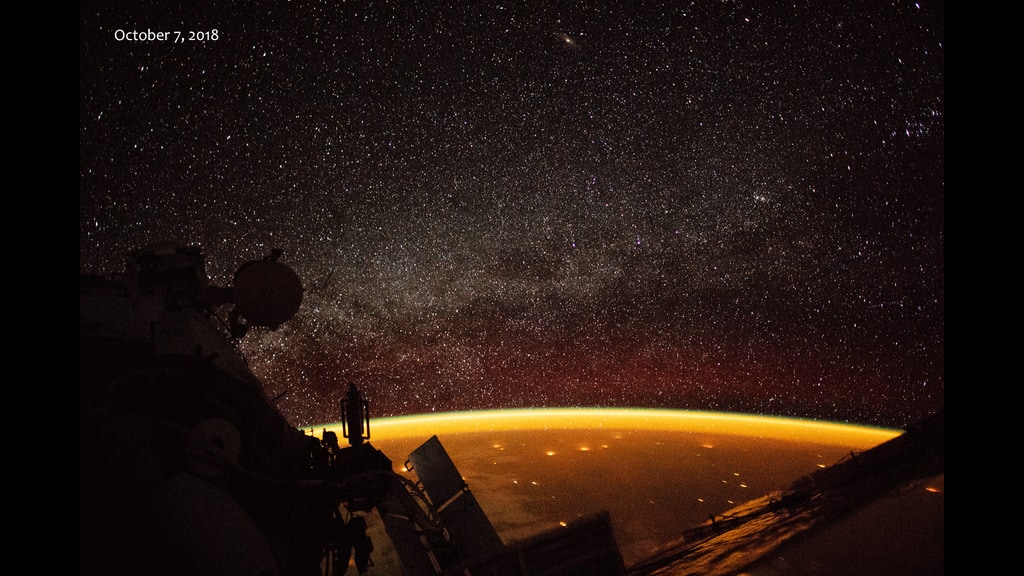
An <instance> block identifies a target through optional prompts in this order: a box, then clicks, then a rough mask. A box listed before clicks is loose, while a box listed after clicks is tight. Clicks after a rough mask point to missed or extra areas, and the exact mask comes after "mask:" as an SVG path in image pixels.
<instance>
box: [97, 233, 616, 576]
mask: <svg viewBox="0 0 1024 576" xmlns="http://www.w3.org/2000/svg"><path fill="white" fill-rule="evenodd" d="M281 255H282V254H281V252H279V251H274V252H273V253H271V254H270V255H268V256H267V257H266V258H265V259H263V260H259V261H252V262H247V263H245V264H244V265H242V266H241V267H239V269H238V271H237V272H236V273H235V275H234V278H233V282H232V285H231V286H227V287H218V286H211V285H209V283H208V278H207V274H206V269H205V257H204V255H203V254H202V252H201V251H200V250H199V249H198V248H196V247H190V246H183V245H179V244H174V243H162V244H155V245H151V246H147V247H145V248H143V249H141V250H138V251H136V252H133V253H131V254H129V255H128V256H127V259H126V265H125V269H124V271H123V272H120V273H115V274H112V275H109V276H96V275H82V276H81V279H80V301H79V306H80V308H79V310H80V313H79V315H80V340H79V401H80V414H79V432H80V433H79V490H80V492H79V498H80V509H79V512H80V514H79V518H80V526H79V568H80V570H79V572H80V574H83V575H103V576H128V575H131V576H135V575H138V574H148V575H152V576H178V575H188V576H232V575H238V576H320V575H325V574H330V575H334V574H344V573H345V572H346V571H348V570H349V567H350V565H351V563H352V560H354V564H355V569H356V570H357V571H358V572H360V573H363V572H365V571H367V570H370V569H371V567H372V552H373V544H372V542H371V541H370V540H369V538H368V537H367V536H366V526H367V524H366V515H367V514H369V513H376V514H379V515H380V517H381V519H382V520H383V522H384V525H385V528H386V531H387V533H388V536H389V537H390V538H391V539H392V541H393V542H394V545H395V548H396V550H397V551H398V552H399V555H400V557H401V559H402V562H403V565H404V568H405V572H406V574H408V575H409V576H421V575H423V576H428V575H447V574H460V575H464V574H492V575H495V576H498V575H509V576H519V575H523V576H526V575H533V576H537V575H545V574H551V575H554V574H580V575H583V574H588V575H591V574H593V575H608V576H619V575H622V574H624V573H625V568H624V566H623V563H622V558H621V556H620V554H619V551H618V547H617V545H616V544H615V540H614V535H613V534H612V531H611V524H610V521H609V519H608V517H607V514H604V515H598V516H596V517H594V518H590V519H587V520H584V521H580V522H578V523H576V524H573V525H570V526H568V527H566V528H563V529H559V530H556V531H552V532H551V533H550V534H545V535H540V536H538V537H537V538H535V539H532V540H530V541H528V542H523V543H519V544H516V545H512V546H506V545H505V544H504V543H503V542H502V541H501V539H500V537H499V536H498V534H497V533H496V532H495V531H494V528H493V527H492V526H491V524H490V521H489V520H488V518H487V516H486V514H484V512H483V510H482V509H481V508H480V506H479V504H478V503H477V501H476V499H475V498H474V497H473V494H472V493H471V492H470V490H469V487H468V486H467V485H466V484H465V482H464V481H463V480H462V477H461V475H460V474H459V472H458V470H457V469H456V468H455V465H454V464H453V463H452V461H451V459H450V458H449V457H448V454H447V453H446V452H445V450H444V447H443V446H441V444H440V442H439V441H438V440H437V438H436V436H435V437H432V438H430V439H428V440H427V441H426V442H425V443H424V444H423V445H422V446H420V447H419V448H418V449H417V450H415V451H414V452H413V453H412V454H410V455H409V458H408V460H407V461H406V467H407V468H408V469H410V470H413V471H414V472H415V473H416V476H417V478H418V481H415V482H413V481H411V480H409V479H408V478H406V477H404V476H401V475H399V474H397V473H396V472H395V471H394V470H393V467H392V461H391V460H390V459H389V458H388V457H387V456H386V455H385V454H383V453H382V452H380V451H379V450H377V449H376V448H374V447H373V446H372V445H371V444H370V442H369V439H370V412H369V405H368V403H367V402H366V400H365V399H363V398H362V395H361V393H360V391H359V389H358V388H357V387H356V386H355V384H354V383H350V384H349V386H348V394H347V396H346V397H345V399H344V400H343V401H342V403H341V406H339V412H340V413H339V417H340V418H342V419H343V422H344V432H343V436H344V437H345V439H347V443H348V445H347V446H345V447H342V446H341V445H340V444H339V439H338V438H337V436H336V435H334V434H333V433H329V432H328V433H325V434H324V437H323V438H316V437H313V436H309V435H307V434H305V433H304V432H303V431H301V430H299V429H297V428H295V427H294V426H291V425H290V424H289V423H288V422H287V420H286V419H285V418H284V416H283V415H282V414H281V413H280V412H279V411H278V410H277V409H276V408H275V406H274V401H273V399H270V398H268V397H267V396H266V394H265V391H264V389H263V385H262V383H261V382H260V381H259V380H258V379H257V378H256V377H255V376H254V375H253V373H252V372H251V371H250V370H249V367H248V365H247V363H246V361H245V359H244V358H243V356H242V355H241V354H240V353H239V351H238V349H237V344H238V341H239V340H240V339H241V338H244V337H245V335H246V333H247V332H248V331H249V330H250V329H251V328H253V327H261V328H269V329H276V328H277V327H278V326H280V325H281V324H283V323H285V322H287V321H288V320H289V319H290V318H292V316H294V314H295V313H296V312H297V311H298V309H299V307H300V305H301V303H302V297H303V287H302V283H301V280H300V279H299V277H298V276H297V275H296V274H295V272H294V271H292V269H291V268H289V267H288V266H287V265H285V264H283V263H281V262H278V259H279V257H280V256H281Z"/></svg>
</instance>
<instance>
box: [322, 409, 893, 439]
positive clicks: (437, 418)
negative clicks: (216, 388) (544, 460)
mask: <svg viewBox="0 0 1024 576" xmlns="http://www.w3.org/2000/svg"><path fill="white" fill-rule="evenodd" d="M341 428H342V425H341V423H340V422H337V423H334V424H326V425H319V426H315V427H313V429H314V430H316V431H318V432H317V433H316V435H317V436H319V435H320V434H321V433H322V431H323V430H327V431H333V432H336V433H338V434H339V436H340V433H341ZM600 429H604V430H609V431H616V432H619V431H623V430H626V431H637V432H640V431H662V432H664V431H669V432H695V433H714V434H731V435H739V436H749V437H759V438H771V439H779V440H792V441H798V442H818V443H822V444H835V445H844V446H845V445H849V446H862V447H864V448H870V447H874V446H877V445H878V444H881V443H882V442H885V441H888V440H891V439H892V438H895V437H896V436H899V435H900V434H902V433H903V431H902V430H895V429H889V428H878V427H871V426H864V425H855V424H844V423H837V422H826V421H817V420H807V419H800V418H783V417H778V416H761V415H753V414H733V413H725V412H702V411H696V410H664V409H651V408H531V409H517V410H478V411H467V412H447V413H440V414H417V415H410V416H395V417H389V418H378V419H376V420H373V421H372V422H371V426H370V442H371V443H372V442H373V441H374V440H393V439H399V438H409V437H416V436H427V437H429V436H430V435H434V434H437V435H443V434H459V433H465V432H508V431H527V430H550V431H555V430H600ZM614 437H615V438H621V437H622V435H621V434H616V435H615V436H614ZM705 447H708V448H711V447H713V446H712V445H711V444H709V443H705Z"/></svg>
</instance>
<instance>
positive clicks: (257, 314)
mask: <svg viewBox="0 0 1024 576" xmlns="http://www.w3.org/2000/svg"><path fill="white" fill-rule="evenodd" d="M280 256H281V252H280V251H279V250H277V251H274V252H273V253H272V254H271V255H270V256H268V257H267V258H266V259H264V260H259V261H254V262H247V263H245V264H243V265H242V266H241V267H239V268H238V270H237V271H236V272H235V279H234V291H233V294H232V296H233V299H234V302H235V307H236V308H237V310H238V313H239V314H240V315H241V316H242V317H243V318H245V319H246V320H247V321H248V322H249V323H250V324H252V325H255V326H265V327H267V328H270V329H275V328H277V327H278V326H280V325H281V324H283V323H285V322H287V321H288V320H290V319H291V318H292V316H295V313H296V312H298V311H299V306H300V305H302V281H301V280H300V279H299V276H298V275H297V274H296V273H295V272H294V271H293V270H292V269H291V268H289V267H288V266H287V265H285V264H282V263H280V262H278V261H277V259H278V258H279V257H280Z"/></svg>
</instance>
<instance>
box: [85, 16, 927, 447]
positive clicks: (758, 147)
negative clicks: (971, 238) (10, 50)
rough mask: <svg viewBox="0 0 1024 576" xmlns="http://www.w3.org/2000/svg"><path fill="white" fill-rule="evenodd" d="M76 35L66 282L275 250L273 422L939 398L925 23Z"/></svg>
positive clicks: (265, 362) (445, 23)
mask: <svg viewBox="0 0 1024 576" xmlns="http://www.w3.org/2000/svg"><path fill="white" fill-rule="evenodd" d="M80 9H81V13H80V25H81V30H80V112H79V134H80V156H79V163H80V177H79V181H80V192H79V194H80V227H79V235H80V236H79V237H80V266H81V271H82V272H88V273H112V272H120V271H121V270H123V269H124V262H125V256H126V254H127V252H129V251H130V250H133V249H137V248H140V247H142V246H145V245H147V244H149V243H151V242H156V241H162V240H173V241H177V242H180V243H182V244H187V245H197V246H199V247H201V248H202V249H203V251H204V253H205V254H206V256H207V271H208V273H209V274H210V277H211V283H214V284H217V285H227V284H229V283H230V280H231V278H232V275H233V273H234V271H235V270H236V269H237V268H238V266H240V265H241V264H243V263H244V262H246V261H249V260H256V259H261V258H263V257H264V256H266V255H268V254H269V253H270V251H271V250H272V249H273V248H280V249H282V250H284V255H283V256H282V257H281V261H282V262H285V263H287V264H289V265H290V266H291V267H292V268H294V269H295V271H296V272H297V273H298V274H299V275H300V276H301V277H302V279H303V283H304V286H305V295H304V301H303V304H302V307H301V308H300V310H299V313H298V314H297V315H296V316H295V318H293V319H292V320H291V321H290V322H288V323H286V324H285V325H283V326H281V327H280V328H278V329H277V330H275V331H269V330H256V331H252V332H250V334H249V335H248V336H246V337H245V339H244V340H243V341H242V342H241V345H240V346H241V349H242V351H243V352H244V354H245V355H246V356H247V357H248V359H249V362H250V365H251V367H252V368H253V371H254V372H255V373H256V374H257V375H258V376H259V377H260V378H261V379H262V380H263V381H264V383H265V385H266V387H267V391H268V395H270V396H277V395H278V394H281V393H284V392H286V391H287V392H286V393H284V395H283V396H282V397H281V399H280V400H279V401H278V403H277V405H278V407H279V408H280V409H281V411H282V412H283V413H284V414H285V415H286V416H287V417H288V419H289V420H290V421H291V422H292V423H293V424H295V425H296V426H303V427H305V426H310V425H314V424H318V423H326V422H334V421H337V420H339V419H340V412H339V409H338V401H339V399H340V398H341V397H342V395H343V394H344V392H345V391H346V390H347V383H348V382H349V381H353V382H355V383H356V384H357V385H359V386H360V387H361V388H362V389H363V390H364V392H365V393H366V395H367V396H368V397H369V398H370V400H371V415H372V416H374V417H378V416H387V415H399V414H411V413H420V412H434V411H436V412H441V411H451V410H463V409H484V408H501V407H529V406H626V407H628V406H642V407H659V408H682V409H697V410H727V411H736V412H750V413H761V414H773V415H787V416H799V417H808V418H817V419H828V420H842V421H849V422H855V423H865V424H878V425H884V426H897V427H902V426H905V425H906V424H908V423H909V422H911V421H913V420H915V419H917V418H920V417H922V416H925V415H927V414H929V413H931V412H933V411H935V410H936V409H938V408H940V407H942V406H943V402H944V370H945V369H944V345H945V344H944V342H945V337H944V290H945V289H944V236H945V234H944V194H945V190H944V188H945V182H944V123H945V115H944V51H945V47H944V14H943V11H944V8H943V4H942V3H941V2H938V3H936V2H933V1H929V0H922V1H920V2H914V1H906V0H896V1H893V2H864V3H856V2H832V1H818V0H795V1H789V2H773V1H762V0H756V1H755V0H746V1H730V0H702V1H697V2H670V1H665V2H645V1H639V2H638V1H629V2H593V3H590V2H557V1H526V2H523V1H518V2H517V1H501V0H494V1H488V2H438V3H434V2H411V1H410V2H407V1H391V2H380V1H357V0H350V1H345V2H343V1H320V2H316V1H312V0H294V1H290V2H286V1H257V2H222V1H211V2H202V3H197V6H195V7H191V6H190V7H187V8H181V7H180V6H178V4H177V3H173V4H172V3H163V2H153V1H133V2H125V1H113V2H111V1H104V2H97V1H92V0H86V1H83V2H82V3H81V5H80ZM118 30H124V31H128V32H131V31H133V30H135V31H141V32H145V31H146V30H152V31H154V32H156V31H168V32H171V34H170V35H169V37H168V39H166V40H163V41H160V40H153V41H131V40H119V39H118V38H120V37H121V36H120V35H119V34H118V32H117V31H118ZM213 30H216V33H215V34H216V39H213V38H212V35H213V34H212V31H213ZM174 31H180V32H181V34H182V39H186V40H187V35H188V33H189V32H205V33H210V34H206V36H208V37H210V38H209V39H207V40H205V41H202V42H200V41H185V42H175V34H174Z"/></svg>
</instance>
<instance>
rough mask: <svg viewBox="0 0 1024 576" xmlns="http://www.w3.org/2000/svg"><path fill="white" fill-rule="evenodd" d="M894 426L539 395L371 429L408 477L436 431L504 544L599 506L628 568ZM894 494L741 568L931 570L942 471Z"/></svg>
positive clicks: (383, 558) (376, 537)
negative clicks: (596, 405) (589, 404)
mask: <svg viewBox="0 0 1024 576" xmlns="http://www.w3.org/2000/svg"><path fill="white" fill-rule="evenodd" d="M328 430H330V431H335V432H336V433H337V434H338V436H339V437H341V436H342V435H343V430H342V426H341V425H340V424H338V425H326V426H321V427H317V428H315V429H313V430H311V432H312V433H313V434H315V435H319V434H321V433H322V432H323V431H328ZM901 433H902V431H900V430H892V429H882V428H873V427H866V426H856V425H848V424H838V423H829V422H819V421H811V420H799V419H784V418H777V417H767V416H753V415H741V414H724V413H711V412H694V411H667V410H642V409H540V410H515V411H486V412H465V413H448V414H437V415H429V416H407V417H398V418H385V419H378V420H374V421H373V422H372V425H371V428H370V440H369V441H370V443H371V444H372V445H373V446H374V447H376V448H377V449H379V450H381V451H382V452H383V453H384V454H386V455H387V456H388V457H389V458H390V459H391V460H392V462H393V463H394V467H395V470H396V471H397V472H399V473H401V474H403V475H407V476H408V477H409V478H410V479H412V480H415V479H416V477H415V474H414V473H413V472H409V471H406V470H405V469H404V465H403V463H404V462H405V460H406V457H407V455H409V454H410V453H411V452H413V451H414V450H416V448H417V447H418V446H420V445H421V444H422V443H423V442H425V441H426V440H428V439H429V438H430V437H431V436H435V435H436V436H437V437H438V440H440V442H441V443H442V444H443V446H444V447H445V449H446V450H447V452H448V454H449V456H450V457H451V459H452V461H453V462H454V463H455V465H456V466H457V467H458V469H459V471H460V473H461V474H462V477H463V478H464V479H465V481H466V483H467V485H468V487H469V489H470V490H471V491H472V492H473V494H474V495H475V497H476V499H477V501H478V502H479V504H480V506H481V507H482V508H483V511H484V512H485V513H486V514H487V516H488V518H489V519H490V521H491V523H492V525H493V526H494V528H495V530H496V531H497V533H498V534H499V535H500V537H501V539H502V540H503V542H504V543H505V544H506V545H508V544H511V543H516V542H520V541H523V540H525V539H528V538H530V537H532V536H535V535H537V534H539V533H543V532H547V531H550V530H553V529H557V528H558V527H560V526H566V525H567V524H569V523H572V522H574V521H576V520H579V519H582V518H586V517H590V516H593V515H594V514H597V513H601V512H604V511H607V512H608V513H609V514H610V518H611V522H612V526H613V530H614V534H615V538H616V541H617V543H618V546H619V549H620V551H621V554H622V558H623V561H624V563H625V565H626V567H627V568H630V567H631V566H633V565H635V564H636V563H638V562H640V561H642V560H643V559H645V558H646V557H649V556H650V555H651V554H652V552H653V551H655V550H657V549H658V548H659V547H661V546H663V545H664V544H666V543H668V542H671V541H674V540H678V539H679V538H680V536H681V535H682V534H683V533H684V532H685V531H686V530H688V529H692V528H693V527H695V526H698V525H701V524H705V525H707V524H708V523H709V519H710V518H713V517H718V518H723V517H728V514H729V512H730V511H731V510H732V509H734V508H737V507H741V506H742V505H743V504H744V503H746V502H749V501H752V500H756V499H758V498H761V497H764V496H765V495H767V494H769V493H771V492H773V491H776V490H779V489H782V488H785V487H787V486H789V485H790V484H791V483H793V482H794V481H796V480H798V479H800V478H802V477H804V476H806V475H808V474H810V473H813V472H814V471H816V470H821V469H823V468H826V467H829V466H831V465H833V464H836V463H839V462H842V461H844V460H847V459H850V458H855V457H856V455H857V454H858V453H859V452H861V451H865V450H868V449H871V448H873V447H875V446H878V445H879V444H882V443H884V442H886V441H888V440H891V439H893V438H895V437H897V436H899V435H900V434H901ZM896 502H897V500H896V499H890V500H889V501H888V502H887V503H886V502H883V503H881V504H879V505H874V506H873V507H868V508H865V509H864V510H862V511H860V512H858V514H859V515H854V516H852V518H853V520H852V522H856V524H855V525H849V526H845V527H844V525H842V524H840V525H837V526H833V527H830V528H828V531H827V532H823V534H824V536H822V537H823V538H825V539H826V541H827V542H828V544H829V546H822V545H821V543H820V542H819V543H817V544H816V543H815V541H814V540H808V539H803V540H802V541H801V542H800V543H797V544H793V545H791V546H790V547H789V548H788V549H786V551H779V550H774V551H773V553H772V554H771V557H770V558H766V559H765V560H764V561H762V562H761V563H760V567H759V568H756V569H750V570H748V571H746V572H744V574H750V575H754V574H757V575H762V576H763V575H769V574H783V573H788V574H826V573H828V574H854V573H860V574H872V573H877V574H941V573H942V570H943V568H942V566H943V555H942V549H943V543H942V534H943V477H942V476H941V475H940V476H938V477H934V478H929V479H926V481H924V482H922V483H919V484H918V485H916V486H914V487H913V488H911V490H910V493H909V494H907V495H903V496H900V497H899V500H898V504H897V503H896ZM367 520H368V524H369V530H368V534H369V535H370V536H371V538H372V539H373V542H374V548H375V550H374V554H373V563H374V565H373V566H372V567H371V568H370V571H369V572H368V574H401V573H402V569H401V565H400V562H399V560H398V556H397V553H396V552H395V550H394V548H393V546H392V544H391V542H390V540H389V539H388V537H387V534H386V532H385V531H384V528H383V523H382V522H381V520H380V519H379V517H378V516H377V515H376V514H371V515H369V516H367ZM850 530H853V531H854V532H853V533H847V532H849V531H850ZM844 531H846V532H844ZM861 531H864V532H861ZM901 564H902V567H901ZM350 573H355V572H354V568H353V569H352V571H351V572H350ZM666 573H671V572H666Z"/></svg>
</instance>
